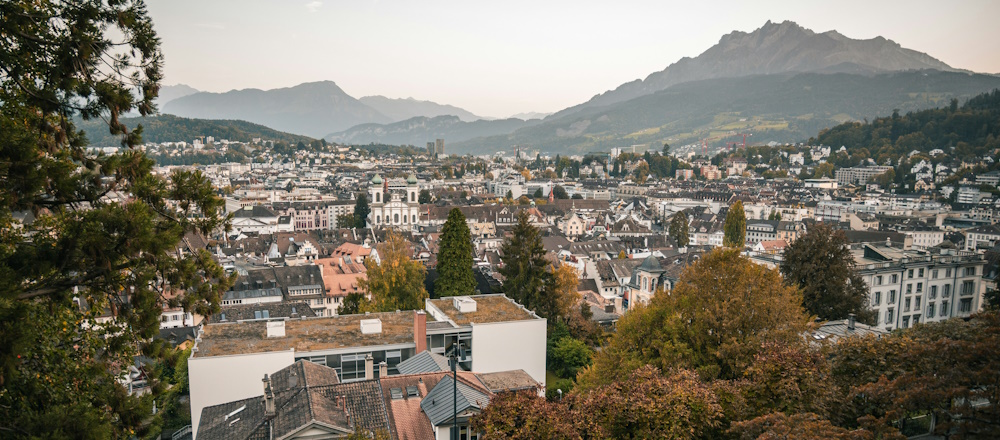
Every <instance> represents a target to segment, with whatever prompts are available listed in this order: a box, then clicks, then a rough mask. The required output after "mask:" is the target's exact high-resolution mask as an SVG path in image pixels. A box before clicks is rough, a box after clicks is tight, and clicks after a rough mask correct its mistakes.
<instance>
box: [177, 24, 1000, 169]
mask: <svg viewBox="0 0 1000 440" xmlns="http://www.w3.org/2000/svg"><path fill="white" fill-rule="evenodd" d="M997 87H1000V78H998V77H996V76H993V75H983V74H972V73H970V72H965V71H960V70H958V69H955V68H952V67H951V66H948V65H947V64H945V63H943V62H941V61H940V60H937V59H935V58H933V57H931V56H929V55H927V54H924V53H921V52H917V51H914V50H911V49H906V48H903V47H901V46H900V45H899V44H897V43H895V42H893V41H891V40H888V39H885V38H882V37H876V38H873V39H868V40H855V39H851V38H848V37H845V36H844V35H841V34H840V33H838V32H836V31H829V32H824V33H816V32H813V31H811V30H809V29H805V28H803V27H801V26H799V25H797V24H795V23H793V22H788V21H786V22H783V23H772V22H770V21H769V22H767V23H765V24H764V26H762V27H761V28H759V29H757V30H755V31H753V32H750V33H746V32H739V31H736V32H732V33H730V34H727V35H725V36H723V37H722V38H721V39H720V41H719V43H718V44H716V45H714V46H712V47H711V48H709V49H708V50H706V51H705V52H703V53H702V54H701V55H699V56H697V57H695V58H683V59H681V60H678V61H677V62H675V63H673V64H671V65H669V66H668V67H667V68H665V69H664V70H662V71H659V72H655V73H652V74H650V75H648V76H647V77H646V78H645V79H643V80H635V81H632V82H629V83H625V84H622V85H621V86H619V87H618V88H616V89H614V90H610V91H607V92H604V93H601V94H598V95H596V96H594V97H593V98H592V99H590V100H589V101H587V102H585V103H582V104H579V105H576V106H573V107H570V108H567V109H564V110H562V111H560V112H557V113H555V114H553V115H549V116H547V117H545V119H544V120H542V121H540V120H534V121H523V120H520V119H505V120H484V119H481V118H479V117H478V116H476V115H474V114H472V113H470V112H467V111H465V110H463V109H460V108H458V107H453V106H448V105H442V104H437V103H434V102H430V101H418V100H414V99H390V98H385V97H381V96H371V97H364V98H361V99H355V98H353V97H351V96H349V95H348V94H346V93H345V92H344V91H343V90H341V89H340V88H339V87H337V85H336V84H335V83H333V82H331V81H324V82H317V83H306V84H301V85H298V86H295V87H290V88H286V89H276V90H269V91H261V90H255V89H248V90H239V91H230V92H226V93H206V92H200V93H194V94H190V95H187V96H182V97H179V98H177V99H174V100H172V101H170V102H168V103H167V104H165V105H164V106H163V108H162V111H163V112H164V113H171V114H176V115H180V116H185V117H195V118H208V119H244V120H247V121H251V122H254V123H258V124H263V125H266V126H268V127H271V128H275V129H278V130H282V131H287V132H291V133H297V134H305V135H308V136H312V137H324V136H325V137H326V139H328V140H332V141H336V142H344V143H355V144H361V143H369V142H376V143H387V144H412V145H417V146H422V145H423V144H424V142H427V141H430V140H433V139H437V138H444V139H445V140H446V142H448V144H449V145H452V146H455V147H456V148H461V150H460V151H462V152H490V151H496V150H498V149H504V150H505V149H508V148H510V147H511V145H521V146H522V147H525V146H526V147H532V148H536V149H539V150H542V151H550V152H561V151H574V152H581V151H592V150H594V149H601V150H607V149H609V148H611V147H615V146H625V145H633V144H648V145H654V146H655V145H658V144H662V142H670V143H671V144H674V145H676V144H677V143H678V142H681V143H684V142H697V140H698V139H699V138H704V137H713V136H714V137H718V136H719V135H724V134H726V133H731V132H737V131H752V132H754V138H753V140H754V142H766V141H768V140H780V141H796V140H804V139H805V138H808V137H809V136H812V135H815V134H816V131H818V130H819V129H822V128H825V127H829V126H833V125H836V124H837V123H840V122H844V121H846V120H852V119H853V120H860V119H863V118H866V117H867V118H873V117H875V116H880V115H885V114H887V112H891V111H892V109H900V110H902V111H904V112H905V111H909V110H918V109H922V108H927V107H933V106H936V105H941V104H942V103H944V102H947V100H950V99H952V98H959V99H962V98H967V97H970V96H972V95H975V94H978V93H981V92H984V91H988V90H991V89H993V88H997ZM523 116H525V117H526V118H527V117H530V116H535V115H527V114H526V115H523ZM449 150H450V151H459V150H452V149H450V148H449Z"/></svg>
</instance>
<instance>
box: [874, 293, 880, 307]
mask: <svg viewBox="0 0 1000 440" xmlns="http://www.w3.org/2000/svg"><path fill="white" fill-rule="evenodd" d="M881 303H882V292H875V298H873V299H872V305H873V306H877V305H879V304H881Z"/></svg>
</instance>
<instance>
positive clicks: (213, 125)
mask: <svg viewBox="0 0 1000 440" xmlns="http://www.w3.org/2000/svg"><path fill="white" fill-rule="evenodd" d="M121 122H122V123H124V124H125V126H126V127H129V128H130V129H131V128H135V127H136V125H138V124H142V141H143V142H176V141H185V142H191V141H193V140H194V138H196V137H198V136H214V137H215V138H216V139H228V140H231V141H239V142H250V141H252V140H253V139H254V138H261V139H265V140H271V141H282V142H286V143H288V144H297V143H298V142H303V143H309V142H310V141H312V139H310V138H308V137H306V136H299V135H295V134H289V133H284V132H281V131H277V130H273V129H271V128H268V127H265V126H263V125H258V124H254V123H251V122H246V121H231V120H205V119H188V118H181V117H177V116H174V115H158V116H150V117H147V118H122V119H121ZM73 123H74V124H76V127H77V128H78V129H82V130H83V131H85V132H86V133H87V139H88V140H89V142H90V145H91V146H95V147H118V146H121V138H119V137H117V136H112V135H110V134H109V133H108V126H107V125H106V124H105V123H104V121H101V120H90V121H82V120H76V121H74V122H73Z"/></svg>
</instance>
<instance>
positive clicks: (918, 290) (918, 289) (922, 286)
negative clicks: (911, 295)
mask: <svg viewBox="0 0 1000 440" xmlns="http://www.w3.org/2000/svg"><path fill="white" fill-rule="evenodd" d="M923 291H924V283H917V293H920V292H923Z"/></svg>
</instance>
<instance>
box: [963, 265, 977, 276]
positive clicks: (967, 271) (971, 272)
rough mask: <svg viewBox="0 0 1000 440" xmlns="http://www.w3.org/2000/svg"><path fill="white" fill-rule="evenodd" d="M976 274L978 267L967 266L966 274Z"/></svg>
mask: <svg viewBox="0 0 1000 440" xmlns="http://www.w3.org/2000/svg"><path fill="white" fill-rule="evenodd" d="M975 274H976V268H975V267H966V268H965V276H967V277H971V276H974V275H975Z"/></svg>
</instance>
